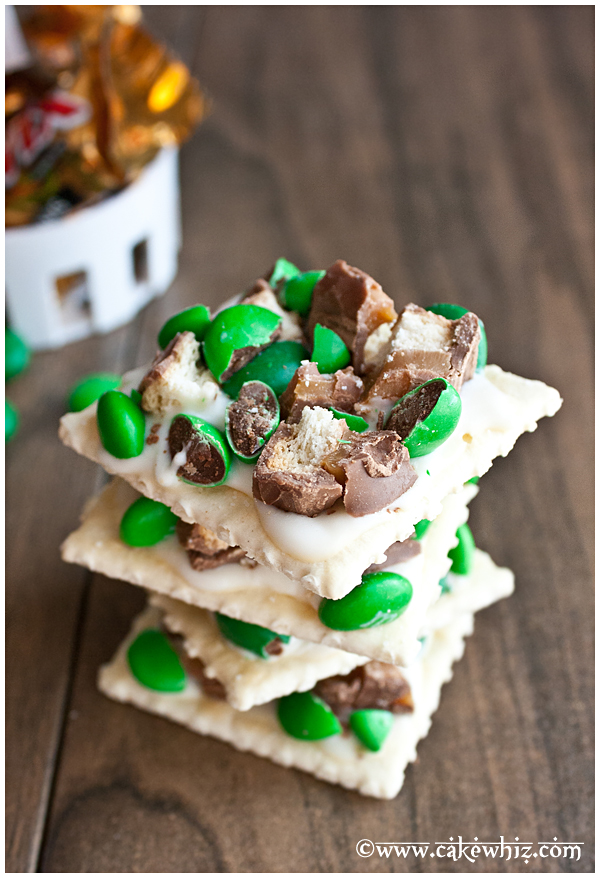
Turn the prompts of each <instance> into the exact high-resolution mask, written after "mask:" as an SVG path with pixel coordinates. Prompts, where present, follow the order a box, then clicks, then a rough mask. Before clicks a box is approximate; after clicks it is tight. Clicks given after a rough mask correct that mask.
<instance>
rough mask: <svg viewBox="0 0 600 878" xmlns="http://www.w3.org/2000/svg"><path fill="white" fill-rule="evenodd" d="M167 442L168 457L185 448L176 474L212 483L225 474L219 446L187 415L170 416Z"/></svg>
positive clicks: (219, 479)
mask: <svg viewBox="0 0 600 878" xmlns="http://www.w3.org/2000/svg"><path fill="white" fill-rule="evenodd" d="M168 443H169V451H170V453H171V457H175V455H176V454H179V452H180V451H183V450H184V449H185V454H186V460H185V463H183V464H182V465H181V466H180V467H179V469H178V470H177V475H178V476H179V478H181V479H185V481H186V482H192V483H193V484H196V485H214V484H218V483H219V482H221V481H222V480H223V479H224V478H225V476H226V474H227V463H226V460H225V459H224V458H223V455H222V453H221V451H220V449H219V448H217V447H216V446H215V445H214V444H213V443H212V442H209V441H207V440H206V439H205V438H204V436H203V435H202V434H199V433H198V432H197V430H196V429H195V428H194V425H193V423H192V422H191V421H190V419H189V417H187V416H183V415H182V416H179V417H175V418H173V421H172V422H171V427H170V429H169V437H168ZM229 453H231V452H229Z"/></svg>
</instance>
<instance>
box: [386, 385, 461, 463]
mask: <svg viewBox="0 0 600 878" xmlns="http://www.w3.org/2000/svg"><path fill="white" fill-rule="evenodd" d="M439 382H443V385H444V389H443V390H442V392H441V394H440V396H439V398H438V401H437V402H436V404H435V405H434V407H433V409H432V410H431V411H430V413H429V414H428V415H427V417H426V418H424V419H423V420H422V421H417V423H416V424H415V426H414V427H413V428H412V430H411V431H410V433H409V434H408V436H406V437H405V439H404V444H405V445H406V447H407V448H408V453H409V454H410V456H411V457H423V455H425V454H431V452H432V451H435V449H436V448H439V447H440V445H442V444H443V443H444V442H445V441H446V440H447V439H449V438H450V436H451V435H452V433H454V431H455V430H456V427H457V426H458V421H459V419H460V413H461V411H462V402H461V399H460V394H459V393H458V391H457V390H456V389H455V388H454V387H453V386H452V385H451V384H450V382H449V381H446V379H445V378H432V379H431V380H430V381H426V382H425V383H424V384H420V385H419V386H418V387H415V389H414V390H411V391H409V392H408V393H405V394H404V396H403V397H402V398H401V399H399V400H398V402H397V403H396V404H395V405H394V408H393V409H392V410H391V412H390V415H389V418H388V422H389V420H390V419H391V418H392V417H393V415H394V412H395V410H396V409H397V408H399V407H402V408H404V407H405V406H408V405H410V399H411V397H413V396H415V394H417V393H419V391H420V390H421V388H423V387H428V386H429V385H431V384H434V383H439Z"/></svg>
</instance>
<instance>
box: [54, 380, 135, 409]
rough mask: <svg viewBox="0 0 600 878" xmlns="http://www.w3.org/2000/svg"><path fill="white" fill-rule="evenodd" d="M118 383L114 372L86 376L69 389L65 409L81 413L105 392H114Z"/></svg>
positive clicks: (119, 381)
mask: <svg viewBox="0 0 600 878" xmlns="http://www.w3.org/2000/svg"><path fill="white" fill-rule="evenodd" d="M120 383H121V376H120V375H117V374H116V373H114V372H95V373H94V374H93V375H87V376H86V377H85V378H82V379H81V380H80V381H78V382H77V384H74V385H73V387H72V388H71V389H70V391H69V395H68V397H67V408H68V410H69V411H70V412H81V411H83V410H84V409H86V408H87V407H88V405H91V404H92V403H93V402H96V400H97V399H100V397H101V396H102V394H103V393H106V391H107V390H116V388H117V387H118V386H119V384H120ZM140 399H141V397H140Z"/></svg>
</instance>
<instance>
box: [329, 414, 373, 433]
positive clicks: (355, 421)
mask: <svg viewBox="0 0 600 878" xmlns="http://www.w3.org/2000/svg"><path fill="white" fill-rule="evenodd" d="M329 411H330V412H331V414H332V415H333V417H334V418H335V419H336V420H337V421H346V423H347V424H348V426H349V427H350V429H351V430H354V432H355V433H364V432H365V430H368V429H369V424H368V423H367V421H365V419H364V418H361V416H360V415H349V414H348V413H347V412H338V410H337V409H332V408H330V409H329Z"/></svg>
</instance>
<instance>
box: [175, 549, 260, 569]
mask: <svg viewBox="0 0 600 878" xmlns="http://www.w3.org/2000/svg"><path fill="white" fill-rule="evenodd" d="M187 553H188V558H189V559H190V565H191V567H192V568H193V569H194V570H198V571H201V570H214V569H216V568H217V567H222V566H223V565H224V564H239V563H240V562H241V561H243V560H244V559H245V558H246V553H245V552H244V550H243V549H240V547H239V546H228V548H227V549H223V550H222V551H221V552H215V554H214V555H207V554H205V553H204V552H196V551H194V550H193V549H188V550H187Z"/></svg>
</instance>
